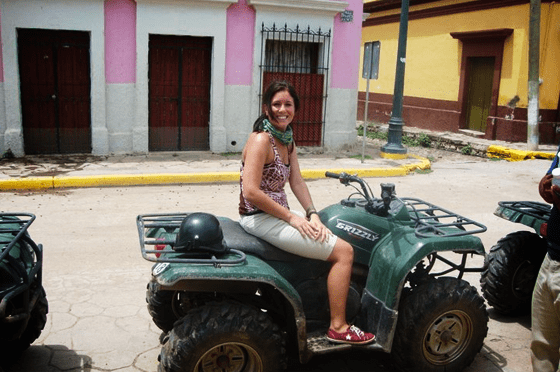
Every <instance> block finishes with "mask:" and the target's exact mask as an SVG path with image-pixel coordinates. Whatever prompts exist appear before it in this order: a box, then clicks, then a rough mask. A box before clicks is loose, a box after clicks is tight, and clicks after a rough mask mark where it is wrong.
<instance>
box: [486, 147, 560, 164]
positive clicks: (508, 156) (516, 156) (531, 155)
mask: <svg viewBox="0 0 560 372" xmlns="http://www.w3.org/2000/svg"><path fill="white" fill-rule="evenodd" d="M486 155H487V156H488V157H489V158H501V159H505V160H507V161H522V160H529V159H553V158H554V156H555V155H556V153H555V152H543V151H528V150H527V151H525V150H514V149H509V148H507V147H503V146H497V145H491V146H488V148H487V149H486Z"/></svg>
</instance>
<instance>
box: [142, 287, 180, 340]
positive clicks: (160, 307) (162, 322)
mask: <svg viewBox="0 0 560 372" xmlns="http://www.w3.org/2000/svg"><path fill="white" fill-rule="evenodd" d="M176 296H177V292H176V291H164V290H161V289H158V284H157V282H156V281H155V280H153V279H152V280H151V281H150V282H149V283H148V287H147V288H146V302H147V303H148V312H149V313H150V315H151V317H152V320H153V321H154V324H155V325H156V326H157V327H158V328H159V329H161V330H162V331H164V332H169V331H170V330H171V329H172V328H173V324H174V323H175V322H176V321H177V319H179V318H180V316H181V315H184V314H180V313H178V312H177V310H178V309H176V308H174V307H175V301H174V299H175V297H176Z"/></svg>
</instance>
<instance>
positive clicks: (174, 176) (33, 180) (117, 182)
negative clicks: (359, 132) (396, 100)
mask: <svg viewBox="0 0 560 372" xmlns="http://www.w3.org/2000/svg"><path fill="white" fill-rule="evenodd" d="M408 157H412V158H415V159H418V160H420V162H419V163H415V164H407V165H403V166H400V167H394V168H364V169H360V168H344V169H343V168H337V169H308V170H302V171H301V173H302V176H303V178H306V179H317V178H324V177H325V172H326V171H330V172H335V173H341V172H346V173H349V174H356V175H358V176H360V177H393V176H405V175H407V174H409V173H410V172H412V171H414V170H416V169H418V170H425V169H429V168H430V165H431V164H430V161H429V160H428V159H426V158H422V157H420V156H416V155H408ZM238 181H239V172H209V173H163V174H130V175H100V176H74V177H72V176H70V177H61V176H55V177H30V178H17V179H9V180H0V190H4V191H7V190H40V189H60V188H78V187H107V186H113V187H114V186H135V185H166V184H183V183H184V184H188V183H213V182H238Z"/></svg>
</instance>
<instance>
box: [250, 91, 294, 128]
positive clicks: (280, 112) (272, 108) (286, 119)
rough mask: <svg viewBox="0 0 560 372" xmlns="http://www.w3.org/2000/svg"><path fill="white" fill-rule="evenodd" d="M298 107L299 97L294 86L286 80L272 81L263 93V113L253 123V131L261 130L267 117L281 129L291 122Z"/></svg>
mask: <svg viewBox="0 0 560 372" xmlns="http://www.w3.org/2000/svg"><path fill="white" fill-rule="evenodd" d="M298 109H299V97H298V95H297V93H296V90H295V89H294V87H293V86H292V85H290V83H288V82H286V81H274V82H273V83H271V84H270V85H269V86H268V88H267V89H266V91H265V93H264V95H263V111H264V113H263V114H262V115H261V116H260V117H259V118H258V119H257V120H256V121H255V123H254V124H253V131H254V132H257V131H261V130H262V123H263V120H264V119H269V121H270V122H271V123H272V124H273V125H275V126H278V127H279V128H278V129H282V127H285V126H287V125H289V124H290V123H291V121H292V119H293V116H294V114H295V112H296V111H297V110H298ZM284 129H285V128H284Z"/></svg>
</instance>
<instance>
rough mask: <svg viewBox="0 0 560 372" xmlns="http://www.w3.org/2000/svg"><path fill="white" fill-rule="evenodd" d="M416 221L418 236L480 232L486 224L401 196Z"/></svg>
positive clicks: (453, 235) (483, 230) (445, 235)
mask: <svg viewBox="0 0 560 372" xmlns="http://www.w3.org/2000/svg"><path fill="white" fill-rule="evenodd" d="M401 200H402V201H403V202H404V203H405V204H406V206H407V207H408V209H409V214H410V218H412V219H413V220H414V221H415V222H416V231H415V233H416V236H418V237H420V238H431V237H456V236H464V235H472V234H480V233H483V232H485V231H486V226H484V225H483V224H481V223H479V222H476V221H473V220H471V219H469V218H466V217H463V216H460V215H458V214H457V213H453V212H450V211H448V210H446V209H443V208H441V207H438V206H436V205H433V204H431V203H428V202H425V201H423V200H420V199H415V198H401Z"/></svg>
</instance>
